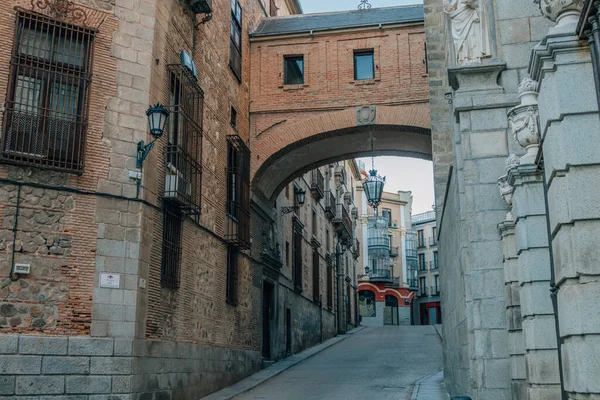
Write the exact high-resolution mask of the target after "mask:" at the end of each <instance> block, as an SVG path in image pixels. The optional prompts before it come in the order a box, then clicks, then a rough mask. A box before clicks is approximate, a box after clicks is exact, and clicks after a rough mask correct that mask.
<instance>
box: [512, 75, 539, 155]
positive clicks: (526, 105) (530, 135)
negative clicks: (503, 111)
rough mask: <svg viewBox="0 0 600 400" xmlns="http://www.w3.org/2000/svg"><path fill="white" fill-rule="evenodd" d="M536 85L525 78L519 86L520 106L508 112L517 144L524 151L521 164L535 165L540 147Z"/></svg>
mask: <svg viewBox="0 0 600 400" xmlns="http://www.w3.org/2000/svg"><path fill="white" fill-rule="evenodd" d="M537 88H538V83H537V82H536V81H534V80H532V79H529V78H526V79H524V80H523V82H521V85H519V97H520V99H521V104H520V105H518V106H516V107H514V108H512V109H510V110H509V111H508V121H509V122H510V126H511V128H512V131H513V137H514V139H515V141H516V142H517V143H519V145H520V146H521V147H523V148H525V150H526V154H525V155H524V156H523V157H521V160H520V163H521V164H533V163H535V160H536V157H537V153H538V150H539V147H540V125H539V122H538V120H539V114H538V102H537V96H538V93H537Z"/></svg>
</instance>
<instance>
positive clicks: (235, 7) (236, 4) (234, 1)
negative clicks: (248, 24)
mask: <svg viewBox="0 0 600 400" xmlns="http://www.w3.org/2000/svg"><path fill="white" fill-rule="evenodd" d="M242 27H243V8H242V5H241V3H240V1H239V0H231V20H230V28H229V68H230V69H231V71H232V72H233V75H234V76H235V77H236V79H237V80H238V83H242V47H243V38H242ZM236 33H237V35H238V37H239V43H236V38H235V34H236ZM234 51H236V52H237V55H238V57H239V66H238V65H234V62H233V55H234Z"/></svg>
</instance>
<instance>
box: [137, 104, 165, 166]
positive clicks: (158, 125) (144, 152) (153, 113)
mask: <svg viewBox="0 0 600 400" xmlns="http://www.w3.org/2000/svg"><path fill="white" fill-rule="evenodd" d="M146 116H147V117H148V127H149V129H150V134H151V135H152V137H153V138H154V140H153V141H151V142H150V143H148V144H144V141H143V140H140V141H139V143H138V145H137V160H136V167H137V168H142V163H143V162H144V160H145V159H146V157H148V153H150V150H152V148H153V147H154V142H156V141H157V140H158V139H160V137H161V136H162V134H163V131H164V129H165V124H166V123H167V119H168V118H169V110H167V109H166V107H165V106H163V105H161V104H159V103H157V104H156V105H154V106H151V107H150V108H148V109H147V110H146Z"/></svg>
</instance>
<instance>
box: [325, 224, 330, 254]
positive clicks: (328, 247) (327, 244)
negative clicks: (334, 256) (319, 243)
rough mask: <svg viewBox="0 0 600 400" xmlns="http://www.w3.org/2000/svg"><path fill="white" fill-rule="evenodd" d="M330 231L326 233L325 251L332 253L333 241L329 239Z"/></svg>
mask: <svg viewBox="0 0 600 400" xmlns="http://www.w3.org/2000/svg"><path fill="white" fill-rule="evenodd" d="M329 235H330V233H329V229H327V230H326V231H325V251H330V247H331V239H330V238H329Z"/></svg>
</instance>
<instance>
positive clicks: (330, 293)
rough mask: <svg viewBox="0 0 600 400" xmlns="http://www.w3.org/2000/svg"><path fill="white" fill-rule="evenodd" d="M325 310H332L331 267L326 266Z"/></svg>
mask: <svg viewBox="0 0 600 400" xmlns="http://www.w3.org/2000/svg"><path fill="white" fill-rule="evenodd" d="M327 308H328V309H330V310H333V266H332V265H331V264H329V265H327Z"/></svg>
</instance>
